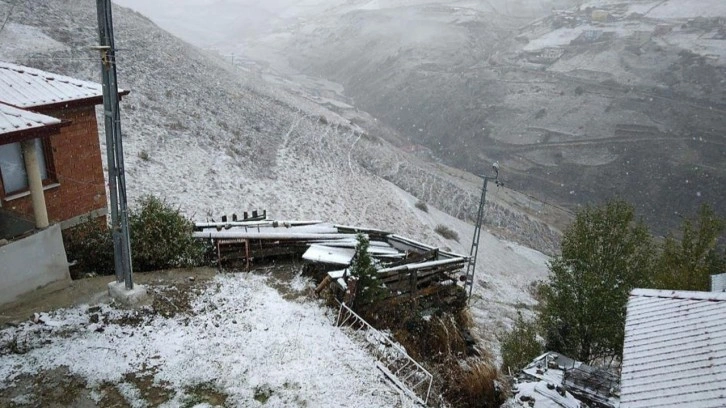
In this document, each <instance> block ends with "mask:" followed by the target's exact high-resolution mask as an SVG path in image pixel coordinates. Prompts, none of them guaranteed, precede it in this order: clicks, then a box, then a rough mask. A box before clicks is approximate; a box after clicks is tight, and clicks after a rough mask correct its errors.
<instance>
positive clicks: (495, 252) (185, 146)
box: [0, 0, 557, 364]
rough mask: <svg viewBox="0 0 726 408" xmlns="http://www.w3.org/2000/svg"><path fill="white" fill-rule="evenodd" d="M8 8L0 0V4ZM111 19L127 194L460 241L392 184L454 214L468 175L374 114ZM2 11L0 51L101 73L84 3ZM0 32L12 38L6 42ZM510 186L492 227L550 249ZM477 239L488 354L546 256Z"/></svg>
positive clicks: (466, 192)
mask: <svg viewBox="0 0 726 408" xmlns="http://www.w3.org/2000/svg"><path fill="white" fill-rule="evenodd" d="M9 5H10V3H8V2H2V1H0V15H6V13H7V11H8V10H9ZM115 20H116V21H115V23H116V27H115V32H116V37H117V46H118V47H119V48H121V49H122V51H120V52H119V65H118V69H119V77H120V83H121V86H122V87H124V88H126V89H130V90H131V94H130V95H129V96H127V97H126V98H125V100H124V102H123V103H122V130H123V134H124V143H125V153H126V168H127V181H128V188H129V197H130V199H131V200H132V205H133V202H134V201H135V200H136V199H137V198H138V197H140V196H141V195H143V194H149V193H150V194H156V195H159V196H161V197H164V198H165V199H167V200H168V201H169V202H171V203H172V204H174V205H178V206H180V208H181V210H182V211H183V212H185V213H187V214H189V215H190V216H192V217H193V218H195V219H197V220H202V219H204V218H206V217H207V216H215V217H217V216H220V215H222V214H230V213H232V212H236V213H238V214H239V213H241V211H245V210H252V209H260V210H261V209H266V210H267V211H268V214H271V215H272V216H273V217H278V218H294V219H304V218H311V219H322V220H329V221H333V222H336V223H346V224H358V225H366V226H371V227H378V228H383V229H391V230H394V231H395V232H396V233H399V234H402V235H407V236H409V237H411V238H414V239H417V240H420V241H423V242H427V243H430V244H433V245H439V246H441V247H450V248H453V249H455V250H457V251H459V252H463V253H467V252H468V249H469V248H468V242H470V240H471V234H472V232H473V227H472V226H471V225H470V224H467V223H466V222H463V221H460V220H458V219H456V218H454V217H452V216H451V215H447V214H444V213H441V212H439V211H437V210H436V209H435V208H431V210H430V211H431V213H430V214H426V213H422V212H421V211H420V210H418V209H416V208H415V206H414V205H413V204H414V203H415V201H416V200H417V198H414V197H412V196H411V195H409V194H408V193H406V192H404V191H402V190H401V188H405V189H406V190H408V191H409V192H410V193H412V194H414V195H416V196H417V197H418V199H424V200H426V201H428V202H429V203H431V204H432V207H433V206H436V207H440V208H441V209H443V210H445V211H446V212H447V213H448V214H453V215H454V216H457V217H460V218H463V219H466V218H468V217H470V216H471V214H473V213H474V212H475V211H476V206H477V204H478V200H479V189H480V188H481V184H480V183H481V180H480V179H478V178H476V177H473V176H471V175H466V174H464V173H457V172H455V171H453V170H452V169H448V170H447V168H446V167H445V166H440V165H436V164H432V163H428V162H424V161H421V160H419V159H418V158H416V157H415V156H412V155H409V154H406V153H404V152H402V151H400V150H398V149H396V148H395V147H394V146H392V145H391V144H390V143H388V142H386V141H385V140H383V139H382V138H380V137H378V136H376V133H378V132H379V130H380V131H381V132H382V131H383V130H381V128H380V127H376V125H375V124H374V123H372V122H374V121H372V120H367V119H365V117H364V116H361V117H359V118H358V119H357V123H359V125H357V124H353V123H351V121H350V120H349V119H347V118H344V117H342V116H340V115H338V114H336V113H334V112H331V111H329V110H326V109H324V108H321V107H320V106H319V105H318V104H316V103H313V102H311V101H310V100H309V99H306V98H303V97H300V96H296V95H292V94H290V93H288V92H287V91H285V90H282V89H280V88H275V87H273V86H270V85H265V82H264V81H263V80H261V79H260V77H259V76H258V74H257V73H255V72H250V71H247V70H244V69H239V68H238V67H234V66H232V65H230V64H229V63H228V62H226V61H224V60H222V59H220V58H218V57H217V56H215V55H211V54H208V53H206V52H203V51H201V50H199V49H197V48H194V47H192V46H189V45H187V44H185V43H183V42H181V41H180V40H178V39H176V38H175V37H173V36H171V35H170V34H168V33H166V32H164V31H162V30H160V29H159V28H158V27H156V26H155V25H154V24H153V23H152V22H151V21H150V20H148V19H146V18H144V17H142V16H141V15H139V14H137V13H134V12H131V11H129V10H126V9H123V8H116V9H115ZM8 21H9V22H8V24H7V25H6V28H5V30H4V31H3V32H2V33H0V44H1V45H2V46H0V58H2V59H7V60H11V61H13V62H18V63H21V64H25V65H29V66H33V67H37V68H41V69H46V70H49V71H54V72H59V73H62V74H65V75H71V76H76V77H79V78H84V79H88V80H95V81H98V80H99V75H100V67H99V61H98V55H97V54H95V53H94V52H92V51H89V50H88V48H87V47H88V45H91V44H94V43H95V42H96V41H97V40H96V37H95V29H94V27H95V24H96V22H95V8H94V4H93V2H91V1H83V2H79V1H74V0H64V1H58V0H53V1H51V0H34V1H29V2H24V3H23V4H22V5H19V6H17V7H15V9H14V10H13V12H12V14H11V15H10V18H9V20H8ZM10 39H13V40H18V41H19V42H17V43H13V44H14V46H12V47H11V46H7V47H6V46H5V44H9V41H10ZM102 133H103V132H102V131H101V134H102ZM101 138H102V142H103V137H101ZM394 183H395V185H394ZM399 186H400V187H399ZM490 187H491V186H490ZM513 196H515V193H514V192H510V191H507V190H506V189H494V188H492V189H491V191H490V195H489V198H490V200H491V199H494V200H495V201H498V202H499V203H498V204H496V205H490V206H489V207H488V212H487V219H488V222H489V224H490V225H492V226H493V228H492V232H497V233H498V234H500V236H501V235H504V236H510V237H511V238H516V239H518V240H520V241H521V240H523V241H528V242H530V243H531V244H532V245H533V246H537V247H540V248H547V249H549V250H550V251H551V250H553V248H554V247H555V246H556V241H557V232H556V231H554V230H551V229H550V228H548V227H547V226H546V225H544V224H543V223H542V222H540V221H538V220H537V219H535V218H530V217H529V216H527V215H525V214H523V213H521V212H520V211H519V210H518V208H525V207H527V208H529V209H530V210H531V211H532V212H537V211H539V210H540V209H539V207H537V206H538V204H536V203H532V202H526V203H524V204H521V205H519V204H516V203H515V204H511V203H512V202H515V201H516V200H514V199H511V197H513ZM530 207H531V208H530ZM438 224H446V225H449V226H450V227H452V228H454V229H456V230H457V231H459V233H460V235H461V241H460V242H456V241H447V240H445V239H443V238H442V237H440V236H439V235H437V234H436V233H435V232H434V229H435V228H436V226H437V225H438ZM494 227H496V228H494ZM481 246H482V248H481V250H480V252H479V254H480V255H479V259H478V264H477V265H478V268H477V285H476V286H475V293H476V294H477V298H478V299H484V300H483V301H477V302H474V303H473V312H474V315H475V318H476V323H477V329H476V332H477V333H478V334H479V335H480V336H481V337H482V338H483V339H484V340H485V347H488V348H491V349H492V350H493V351H494V352H495V353H496V347H497V340H496V337H495V334H496V329H499V328H502V327H506V326H507V325H509V324H510V322H511V321H512V319H513V318H514V317H515V316H516V310H517V309H518V308H521V307H522V306H523V305H524V306H526V307H530V306H531V305H533V304H534V300H533V299H532V297H531V295H530V294H529V292H528V290H527V289H528V287H529V285H530V284H531V282H532V281H533V280H538V279H544V278H545V276H546V273H547V272H546V266H545V262H546V257H545V256H544V255H542V254H540V253H538V252H536V251H532V250H529V249H526V248H524V247H521V246H520V245H517V244H514V243H511V242H508V241H502V240H500V239H497V238H496V237H495V236H494V235H492V234H490V233H489V232H486V231H485V232H484V233H483V234H482V238H481ZM311 364H314V362H311Z"/></svg>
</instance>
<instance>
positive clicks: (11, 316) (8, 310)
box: [0, 268, 217, 327]
mask: <svg viewBox="0 0 726 408" xmlns="http://www.w3.org/2000/svg"><path fill="white" fill-rule="evenodd" d="M216 273H217V270H216V269H214V268H192V269H173V270H165V271H157V272H144V273H136V274H134V283H139V284H169V283H176V282H182V281H188V280H189V278H190V277H194V279H195V280H196V281H206V280H209V279H211V278H212V277H213V276H214V275H215V274H216ZM113 280H114V277H113V276H97V277H94V278H86V279H79V280H75V281H73V282H71V284H70V285H69V286H67V287H65V288H63V289H59V290H55V291H48V290H42V289H41V290H38V291H36V292H33V293H31V294H28V295H25V296H23V299H22V300H21V301H18V302H14V303H10V304H7V305H3V306H0V327H3V326H5V325H6V324H8V323H17V322H19V321H23V320H26V319H28V318H29V317H30V316H32V315H33V313H40V312H48V311H51V310H55V309H59V308H64V307H72V306H77V305H81V304H89V305H95V304H99V303H108V302H110V298H109V296H108V289H107V285H108V283H109V282H112V281H113Z"/></svg>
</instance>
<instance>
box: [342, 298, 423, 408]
mask: <svg viewBox="0 0 726 408" xmlns="http://www.w3.org/2000/svg"><path fill="white" fill-rule="evenodd" d="M336 326H338V327H347V328H349V329H350V330H351V331H352V332H353V334H360V335H361V337H362V338H361V340H362V341H363V342H364V344H365V346H366V348H367V349H368V350H369V351H370V352H371V354H373V355H374V356H375V357H376V358H377V359H378V361H380V362H381V363H382V364H383V365H384V366H385V368H387V369H388V371H389V372H390V374H392V375H393V376H394V377H395V378H396V379H397V380H398V382H399V384H398V385H399V386H400V385H403V386H405V387H406V388H408V389H407V390H404V391H407V392H408V393H409V394H410V395H411V396H414V397H416V398H417V399H420V400H421V402H422V403H423V404H424V405H426V403H427V402H428V399H429V394H430V393H431V385H432V384H433V381H434V376H433V375H431V373H429V372H428V371H427V370H426V369H425V368H423V367H422V366H421V364H419V363H417V362H416V361H415V360H414V359H412V358H411V357H410V356H409V355H408V353H407V352H406V350H405V349H404V348H403V347H401V346H400V345H399V344H398V343H396V342H395V341H394V340H393V339H392V338H391V337H390V336H388V335H387V334H385V333H383V332H381V331H379V330H377V329H375V328H374V327H373V326H371V325H370V324H369V323H368V322H366V321H365V320H364V319H363V318H362V317H360V316H359V315H358V314H357V313H355V312H354V311H353V310H351V308H349V307H348V306H347V305H346V304H345V303H341V304H340V310H339V311H338V319H337V320H336Z"/></svg>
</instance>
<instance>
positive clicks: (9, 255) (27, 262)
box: [0, 224, 71, 305]
mask: <svg viewBox="0 0 726 408" xmlns="http://www.w3.org/2000/svg"><path fill="white" fill-rule="evenodd" d="M70 282H71V275H70V272H69V271H68V260H67V259H66V250H65V248H64V247H63V238H62V237H61V229H60V226H59V225H57V224H56V225H53V226H51V227H49V228H47V229H45V230H43V231H40V232H38V233H35V234H33V235H31V236H29V237H27V238H23V239H20V240H17V241H14V242H12V243H10V244H7V245H4V246H0V305H2V304H5V303H10V302H13V301H16V300H19V299H20V297H21V295H23V294H25V293H28V292H31V291H33V290H36V289H38V288H41V287H44V286H48V285H51V284H52V285H58V286H61V287H62V286H64V285H68V284H70Z"/></svg>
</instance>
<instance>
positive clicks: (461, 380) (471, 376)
mask: <svg viewBox="0 0 726 408" xmlns="http://www.w3.org/2000/svg"><path fill="white" fill-rule="evenodd" d="M449 368H450V372H449V375H448V377H449V381H448V387H447V389H446V390H445V395H446V398H447V400H448V401H450V402H451V403H452V404H453V405H454V406H456V407H462V408H469V407H472V408H473V407H498V406H499V405H501V403H502V402H503V401H504V399H505V392H504V390H502V389H500V388H499V384H501V383H502V381H499V372H498V371H497V369H496V367H494V366H493V365H492V364H490V363H488V362H486V361H482V360H475V361H472V362H469V363H468V364H460V363H458V362H453V363H452V365H451V366H450V367H449Z"/></svg>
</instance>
